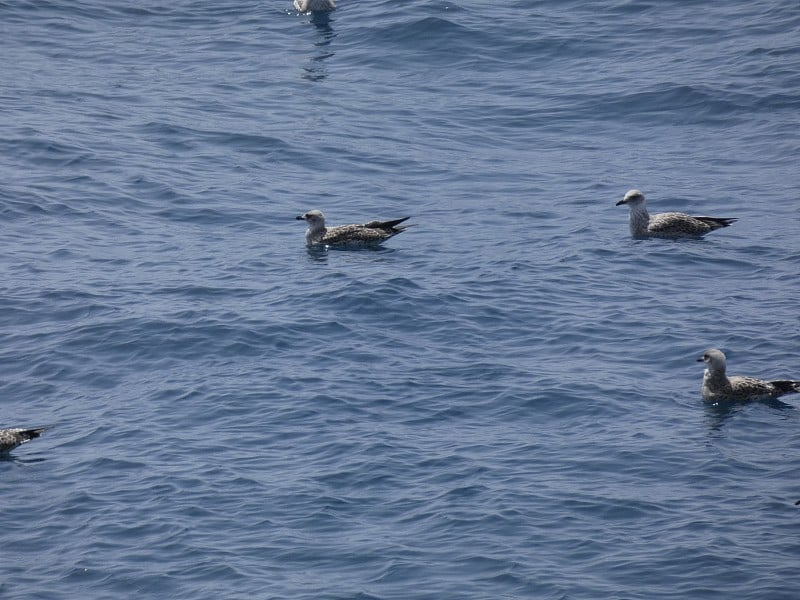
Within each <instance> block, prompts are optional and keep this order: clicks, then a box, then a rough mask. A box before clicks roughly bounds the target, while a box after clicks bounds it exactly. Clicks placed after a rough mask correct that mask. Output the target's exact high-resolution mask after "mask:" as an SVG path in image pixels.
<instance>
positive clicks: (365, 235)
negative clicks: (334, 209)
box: [295, 210, 411, 247]
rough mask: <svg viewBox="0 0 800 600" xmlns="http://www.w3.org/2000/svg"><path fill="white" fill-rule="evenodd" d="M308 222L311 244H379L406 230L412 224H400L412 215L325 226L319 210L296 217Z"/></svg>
mask: <svg viewBox="0 0 800 600" xmlns="http://www.w3.org/2000/svg"><path fill="white" fill-rule="evenodd" d="M295 218H296V219H298V220H301V221H305V222H307V223H308V229H307V230H306V244H308V245H309V246H314V245H325V246H354V247H358V246H377V245H378V244H381V243H382V242H385V241H386V240H388V239H389V238H390V237H392V236H395V235H397V234H398V233H400V232H401V231H405V230H406V229H408V228H409V227H411V226H410V225H404V226H399V225H400V223H402V222H403V221H406V220H408V219H409V218H410V217H403V218H402V219H395V220H393V221H370V222H369V223H364V224H363V225H338V226H336V227H326V226H325V215H323V214H322V212H321V211H319V210H310V211H308V212H307V213H304V214H302V215H298V216H297V217H295Z"/></svg>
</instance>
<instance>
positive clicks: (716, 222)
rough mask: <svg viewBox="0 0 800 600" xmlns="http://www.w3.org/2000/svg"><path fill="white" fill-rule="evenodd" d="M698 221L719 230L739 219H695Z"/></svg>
mask: <svg viewBox="0 0 800 600" xmlns="http://www.w3.org/2000/svg"><path fill="white" fill-rule="evenodd" d="M695 219H697V220H698V221H702V222H703V223H705V224H706V225H709V226H710V227H713V228H714V229H719V228H720V227H728V226H729V225H732V224H733V223H735V222H736V221H738V220H739V219H737V218H735V217H695Z"/></svg>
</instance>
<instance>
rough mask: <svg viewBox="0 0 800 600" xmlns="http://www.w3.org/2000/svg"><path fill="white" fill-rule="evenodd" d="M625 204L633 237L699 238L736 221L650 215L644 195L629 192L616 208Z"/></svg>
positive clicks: (687, 216)
mask: <svg viewBox="0 0 800 600" xmlns="http://www.w3.org/2000/svg"><path fill="white" fill-rule="evenodd" d="M622 204H627V205H628V207H629V208H630V227H631V235H632V236H633V237H670V238H674V237H699V236H702V235H705V234H707V233H709V232H710V231H714V230H715V229H719V228H721V227H727V226H728V225H730V224H731V223H733V222H734V221H736V220H737V219H733V218H726V217H693V216H691V215H687V214H686V213H681V212H667V213H658V214H655V215H651V214H649V213H648V212H647V204H646V203H645V199H644V194H643V193H642V192H640V191H639V190H630V191H629V192H628V193H627V194H625V197H624V198H623V199H622V200H620V201H619V202H617V206H620V205H622Z"/></svg>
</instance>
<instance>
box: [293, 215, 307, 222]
mask: <svg viewBox="0 0 800 600" xmlns="http://www.w3.org/2000/svg"><path fill="white" fill-rule="evenodd" d="M295 220H297V221H305V220H306V216H305V215H297V216H296V217H295Z"/></svg>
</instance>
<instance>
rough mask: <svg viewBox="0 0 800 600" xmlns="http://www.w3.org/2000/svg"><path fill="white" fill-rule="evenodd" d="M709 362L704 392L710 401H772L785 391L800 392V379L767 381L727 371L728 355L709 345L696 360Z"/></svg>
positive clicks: (707, 363)
mask: <svg viewBox="0 0 800 600" xmlns="http://www.w3.org/2000/svg"><path fill="white" fill-rule="evenodd" d="M697 362H704V363H706V370H705V372H704V373H703V385H702V387H701V393H702V394H703V399H704V400H707V401H716V400H729V401H731V402H748V401H750V400H771V399H773V398H778V397H780V396H783V395H785V394H797V393H800V381H794V380H791V379H776V380H771V381H766V380H764V379H757V378H756V377H746V376H743V375H732V376H730V377H728V376H727V375H726V374H725V367H726V362H725V354H724V353H723V352H722V350H718V349H717V348H709V349H708V350H706V351H705V352H703V355H702V356H701V357H700V358H698V359H697Z"/></svg>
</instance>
